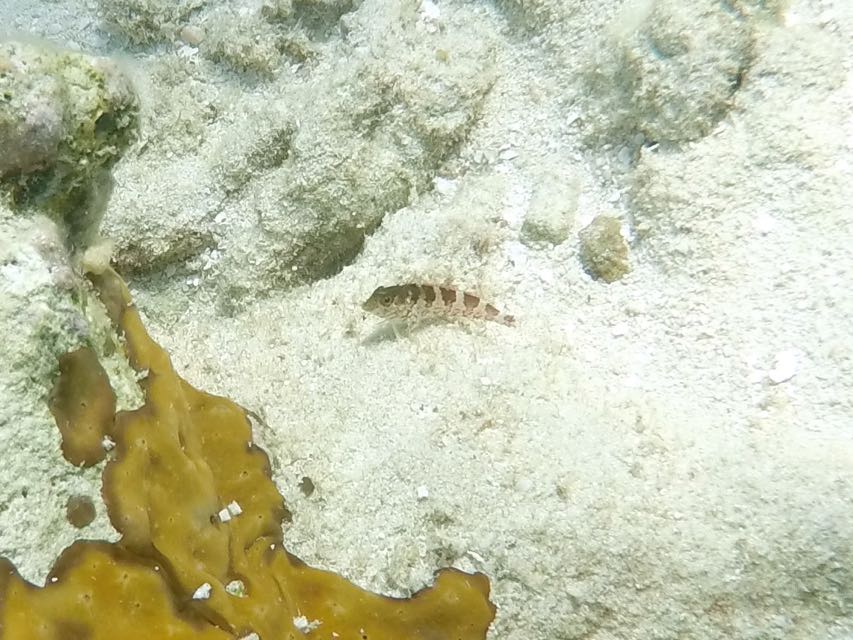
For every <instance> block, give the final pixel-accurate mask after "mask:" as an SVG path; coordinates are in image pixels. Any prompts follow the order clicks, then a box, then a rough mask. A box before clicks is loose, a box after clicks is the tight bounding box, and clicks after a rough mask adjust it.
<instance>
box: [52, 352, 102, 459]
mask: <svg viewBox="0 0 853 640" xmlns="http://www.w3.org/2000/svg"><path fill="white" fill-rule="evenodd" d="M50 411H51V413H52V414H53V417H54V419H55V420H56V424H57V426H58V427H59V431H60V433H61V434H62V455H64V456H65V459H66V460H68V462H70V463H71V464H73V465H77V466H84V467H89V466H91V465H93V464H97V463H98V462H100V461H101V460H103V459H104V456H105V455H106V451H105V450H104V437H105V436H109V435H111V434H112V428H113V418H114V416H115V411H116V396H115V393H114V392H113V389H112V387H111V386H110V381H109V378H108V377H107V374H106V372H105V371H104V369H103V367H101V363H100V362H98V356H97V355H95V352H94V351H93V350H92V349H90V348H89V347H83V348H81V349H77V350H76V351H71V352H69V353H66V354H65V355H64V356H62V357H61V358H60V359H59V378H57V380H56V384H55V385H54V387H53V392H52V393H51V398H50Z"/></svg>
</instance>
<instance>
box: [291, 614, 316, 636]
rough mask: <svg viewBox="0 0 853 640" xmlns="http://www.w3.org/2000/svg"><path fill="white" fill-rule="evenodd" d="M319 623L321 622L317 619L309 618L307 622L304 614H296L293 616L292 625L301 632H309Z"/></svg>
mask: <svg viewBox="0 0 853 640" xmlns="http://www.w3.org/2000/svg"><path fill="white" fill-rule="evenodd" d="M320 624H321V622H320V621H319V620H311V621H310V622H309V621H308V618H306V617H305V616H296V617H295V618H293V626H294V627H296V628H297V629H299V630H300V631H301V632H302V633H310V632H312V631H314V629H316V628H317V627H319V626H320Z"/></svg>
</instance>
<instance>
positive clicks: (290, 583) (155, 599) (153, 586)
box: [0, 270, 495, 640]
mask: <svg viewBox="0 0 853 640" xmlns="http://www.w3.org/2000/svg"><path fill="white" fill-rule="evenodd" d="M93 283H94V284H95V287H96V289H97V290H98V292H99V294H100V296H101V299H102V300H103V302H104V304H105V305H106V307H107V309H108V312H109V313H110V316H111V318H112V320H113V322H114V323H115V324H116V326H117V327H118V328H119V329H120V330H121V331H122V332H123V333H124V337H125V340H126V347H127V352H128V359H129V361H130V362H131V365H132V366H133V367H134V368H135V369H136V370H137V371H139V372H147V375H146V376H145V377H144V379H143V381H142V387H143V392H144V395H145V404H144V405H143V406H142V407H140V408H139V409H136V410H134V411H127V412H121V413H119V414H118V415H117V416H116V419H115V425H114V427H113V438H114V439H115V441H116V445H117V446H116V450H115V457H114V458H113V459H112V460H110V461H109V462H108V463H107V466H106V469H105V471H104V486H103V495H104V500H105V502H106V505H107V510H108V513H109V516H110V520H111V521H112V523H113V525H114V526H115V528H116V529H117V530H118V531H119V532H120V533H121V534H122V539H121V541H120V542H119V543H117V545H110V544H107V543H78V544H75V545H72V546H71V547H70V548H69V549H67V550H66V551H65V552H64V553H63V555H62V557H61V558H60V560H59V561H58V562H57V565H56V567H55V569H54V574H53V577H56V578H57V579H58V580H57V582H56V583H55V584H51V583H48V585H47V586H46V587H44V588H42V589H37V588H35V587H32V586H29V585H26V584H25V583H23V582H22V581H21V580H20V578H19V577H18V576H17V575H16V574H15V573H14V572H13V570H12V568H11V566H10V565H8V563H7V566H6V567H3V566H2V565H0V572H2V575H0V637H3V638H6V637H9V638H15V639H16V640H17V639H18V638H21V639H29V638H34V639H35V638H38V639H39V640H41V639H51V640H53V639H57V640H58V639H59V638H63V639H64V638H76V637H81V638H93V639H99V638H108V637H109V638H136V637H143V636H144V637H160V638H184V637H190V636H189V635H181V634H184V633H185V632H186V631H185V630H186V629H190V628H192V629H194V631H193V633H194V634H195V635H193V636H192V637H194V638H219V637H227V638H243V637H252V636H251V635H250V634H253V633H254V634H257V637H258V638H259V639H260V640H277V639H294V640H295V639H297V638H305V637H306V636H307V637H312V638H324V639H328V640H333V639H341V640H350V639H352V640H398V639H401V638H405V639H406V640H475V639H477V638H480V639H482V638H485V635H486V631H487V629H488V627H489V624H490V623H491V621H492V619H493V617H494V612H495V609H494V606H493V605H492V604H491V603H490V602H489V599H488V594H489V582H488V580H487V578H486V577H485V576H483V575H482V574H474V575H471V574H467V573H463V572H461V571H456V570H453V569H447V570H442V571H440V572H439V573H438V574H437V576H436V580H435V584H434V585H433V586H432V587H429V588H427V589H424V590H422V591H420V592H418V593H417V594H415V595H414V596H413V597H411V598H409V599H394V598H388V597H383V596H379V595H376V594H372V593H369V592H366V591H364V590H362V589H360V588H358V587H356V586H355V585H353V584H352V583H350V582H347V581H346V580H344V579H343V578H341V577H340V576H338V575H336V574H334V573H331V572H327V571H320V570H318V569H312V568H310V567H308V566H306V565H305V564H304V563H303V562H301V561H300V560H299V559H298V558H296V557H294V556H292V555H291V554H289V553H288V552H287V551H286V550H285V549H284V547H283V546H282V541H283V536H282V529H281V525H282V521H283V520H284V519H285V518H286V516H287V510H286V508H285V505H284V502H283V499H282V497H281V495H280V494H279V493H278V491H277V489H276V487H275V485H274V484H273V482H272V480H271V477H270V467H269V460H268V458H267V455H266V453H264V451H263V450H261V449H260V448H259V447H257V446H256V445H255V444H254V443H253V441H252V432H251V426H250V423H249V421H248V419H247V416H246V412H245V411H244V410H243V409H242V408H241V407H240V406H238V405H237V404H235V403H233V402H231V401H229V400H227V399H225V398H220V397H216V396H212V395H210V394H207V393H204V392H201V391H198V390H196V389H194V388H193V387H192V386H190V385H189V384H188V383H186V382H185V381H184V380H182V379H181V378H180V377H179V376H178V375H177V373H176V372H175V371H174V369H173V368H172V366H171V363H170V361H169V357H168V355H167V354H166V352H165V351H163V349H161V348H160V347H159V346H158V345H157V344H156V343H155V342H154V341H153V340H151V338H150V337H149V336H148V334H147V333H146V331H145V329H144V327H143V326H142V323H141V321H140V318H139V314H138V313H137V311H136V309H135V308H134V306H133V304H132V302H131V300H130V296H129V294H128V291H127V288H126V287H125V285H124V283H123V282H122V281H121V279H120V278H119V277H118V276H117V275H116V274H115V272H113V271H111V270H108V271H106V272H105V273H103V274H101V275H98V276H93ZM96 362H97V361H96ZM96 362H95V363H91V362H90V363H89V366H92V367H95V364H96ZM99 366H100V365H98V367H99ZM102 585H114V586H113V587H112V588H102ZM129 594H134V595H132V596H131V595H129ZM13 602H14V605H13ZM118 619H120V620H121V621H122V624H125V623H126V624H130V623H129V622H128V620H131V619H135V620H139V621H144V622H142V623H141V627H140V629H141V630H139V631H138V632H137V633H139V634H142V635H138V636H137V635H133V633H131V632H128V633H127V634H125V633H124V632H123V631H119V630H118V629H117V627H116V624H117V623H116V620H118ZM199 621H201V622H199ZM33 625H35V626H37V627H38V628H39V629H41V631H38V632H36V631H33V629H34V628H35V627H34V626H33ZM75 625H76V626H75ZM198 625H200V626H198ZM69 630H72V631H73V632H74V633H76V634H77V635H74V634H73V633H71V631H69ZM223 631H225V632H227V633H226V634H222V632H223ZM6 633H8V635H5V634H6ZM217 634H220V635H217Z"/></svg>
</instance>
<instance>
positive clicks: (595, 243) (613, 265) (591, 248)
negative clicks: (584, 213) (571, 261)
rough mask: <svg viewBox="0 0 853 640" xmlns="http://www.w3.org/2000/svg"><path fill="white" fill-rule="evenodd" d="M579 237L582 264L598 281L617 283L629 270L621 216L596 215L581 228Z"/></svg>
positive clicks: (626, 244)
mask: <svg viewBox="0 0 853 640" xmlns="http://www.w3.org/2000/svg"><path fill="white" fill-rule="evenodd" d="M578 239H579V240H580V260H581V264H582V265H583V268H584V270H585V271H586V272H587V273H588V274H589V275H591V276H592V277H593V278H595V279H596V280H604V282H608V283H610V282H615V281H616V280H619V278H621V277H622V276H624V275H625V274H626V273H628V271H629V270H630V267H629V265H628V243H627V242H625V238H623V237H622V223H621V222H620V221H619V218H614V217H613V216H603V215H602V216H596V217H595V218H594V219H593V221H592V222H590V223H589V225H587V226H586V227H584V228H583V229H581V231H580V233H579V234H578Z"/></svg>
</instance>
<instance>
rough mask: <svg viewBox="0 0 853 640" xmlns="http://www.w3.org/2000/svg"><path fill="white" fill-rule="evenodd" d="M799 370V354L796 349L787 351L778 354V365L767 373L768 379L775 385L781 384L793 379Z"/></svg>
mask: <svg viewBox="0 0 853 640" xmlns="http://www.w3.org/2000/svg"><path fill="white" fill-rule="evenodd" d="M798 370H799V358H798V353H797V351H796V350H794V349H786V350H785V351H780V352H779V353H777V354H776V363H775V364H774V365H773V368H772V369H771V370H770V371H768V372H767V378H768V379H769V380H770V382H771V383H773V384H781V383H782V382H786V381H787V380H790V379H791V378H793V377H794V376H795V375H796V374H797V371H798Z"/></svg>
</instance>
